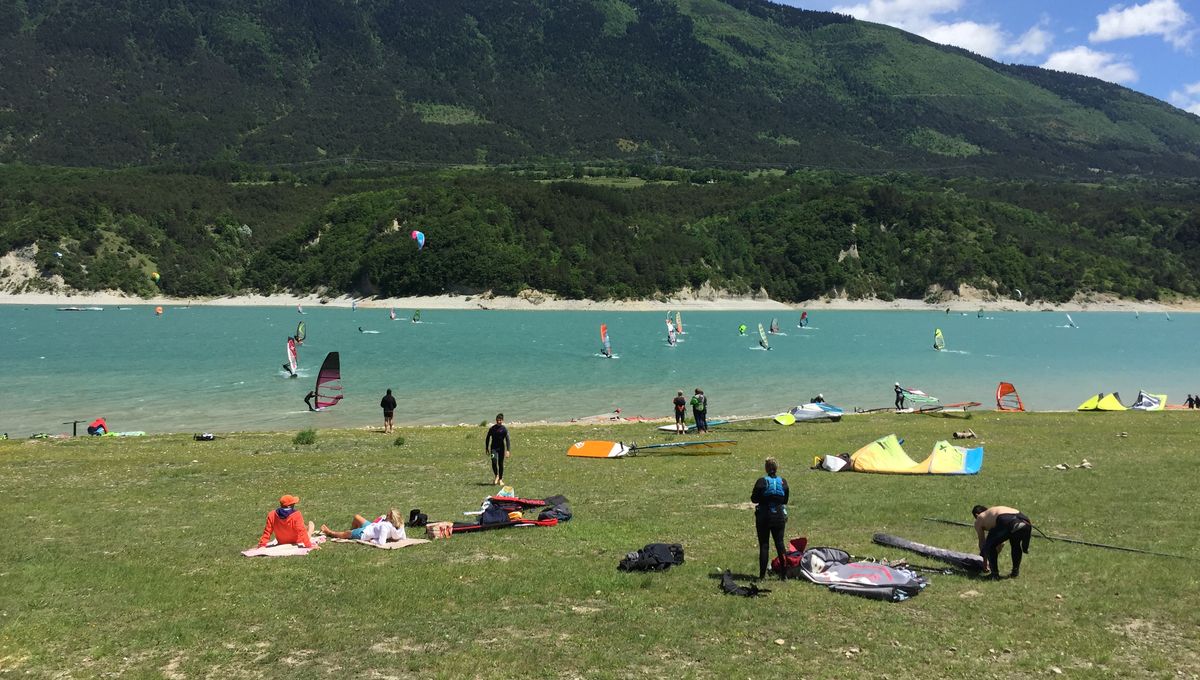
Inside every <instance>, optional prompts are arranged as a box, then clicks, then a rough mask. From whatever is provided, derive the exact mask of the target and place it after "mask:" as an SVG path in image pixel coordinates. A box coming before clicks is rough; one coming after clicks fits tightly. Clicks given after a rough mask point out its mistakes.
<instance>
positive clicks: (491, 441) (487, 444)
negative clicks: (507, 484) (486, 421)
mask: <svg viewBox="0 0 1200 680" xmlns="http://www.w3.org/2000/svg"><path fill="white" fill-rule="evenodd" d="M511 446H512V441H510V440H509V438H508V428H506V427H504V414H503V413H497V414H496V424H495V425H492V426H491V427H490V428H488V431H487V436H485V437H484V438H483V449H484V451H485V452H486V453H487V454H488V456H490V457H491V459H492V473H493V474H494V475H496V478H495V479H493V480H492V483H493V484H499V485H501V486H504V459H505V458H508V457H509V456H510V455H512V452H511V451H510V450H509V449H510V447H511Z"/></svg>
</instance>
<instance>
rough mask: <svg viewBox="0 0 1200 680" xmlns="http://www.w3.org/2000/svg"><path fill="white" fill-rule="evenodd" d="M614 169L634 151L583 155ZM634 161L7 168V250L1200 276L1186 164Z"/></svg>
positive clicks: (1009, 288) (374, 269)
mask: <svg viewBox="0 0 1200 680" xmlns="http://www.w3.org/2000/svg"><path fill="white" fill-rule="evenodd" d="M601 172H608V173H609V174H610V175H628V172H629V171H628V169H621V168H609V169H607V170H604V169H600V168H595V169H588V170H584V169H582V168H578V169H576V172H575V174H580V175H583V174H585V173H586V174H598V173H601ZM641 173H642V174H643V175H644V176H645V178H636V177H627V176H625V177H618V176H613V177H585V178H575V179H572V178H571V177H570V175H571V172H570V171H569V168H568V171H567V173H565V174H564V175H562V176H561V177H559V178H554V177H543V176H541V175H542V174H543V173H531V174H534V175H536V176H530V177H525V176H517V175H514V174H512V173H499V172H462V171H440V172H420V173H411V174H406V175H400V176H388V175H379V174H368V173H364V172H361V171H360V172H357V173H347V174H344V175H338V174H334V173H323V174H319V175H318V174H314V175H312V176H304V175H286V174H285V175H279V174H276V175H269V174H267V173H260V172H250V171H245V170H242V171H234V170H231V169H229V168H225V169H223V170H218V169H210V170H209V172H208V173H207V174H195V173H188V174H184V173H171V172H165V171H163V172H159V171H148V170H126V171H120V172H113V171H97V170H58V169H34V168H21V167H15V168H0V184H2V185H3V186H5V187H6V189H7V190H6V191H4V192H2V193H0V252H9V251H14V252H17V253H25V254H26V255H27V256H29V257H32V258H34V260H35V262H36V266H37V269H38V272H39V274H40V275H39V276H38V277H35V278H33V279H30V280H28V281H23V282H19V283H18V282H15V279H13V277H12V276H11V275H12V272H0V280H3V281H6V282H7V283H8V284H9V289H10V290H11V289H12V288H13V287H14V286H16V287H18V288H19V289H20V290H45V289H48V288H50V287H51V286H53V285H55V282H58V281H59V279H58V278H55V277H61V285H65V286H70V287H72V288H75V289H80V290H96V289H110V288H111V289H122V290H126V291H129V292H133V293H139V294H151V293H154V292H158V291H160V290H161V291H162V292H165V293H167V294H171V295H180V296H189V295H220V294H232V293H240V292H249V291H259V292H280V291H296V292H311V291H321V292H325V293H329V294H340V293H353V294H358V295H386V296H398V295H419V294H440V293H447V292H455V293H476V292H482V291H485V290H491V291H493V292H495V293H497V294H515V293H517V292H520V291H521V290H523V289H525V288H535V289H538V290H542V291H545V292H549V293H554V294H558V295H561V296H565V297H571V298H585V297H586V298H593V299H603V298H629V297H647V296H653V295H657V294H663V293H672V292H675V291H678V290H680V289H681V288H683V287H688V286H690V287H693V288H695V287H699V286H701V285H703V284H704V283H706V282H707V283H709V284H710V285H712V286H714V287H716V288H719V289H726V290H729V291H733V292H742V293H761V292H765V293H767V294H768V295H770V296H771V297H772V298H774V299H778V300H785V301H797V300H805V299H811V298H814V297H818V296H822V295H847V296H849V297H852V298H860V297H871V296H877V297H881V298H884V299H891V298H893V297H904V298H923V297H926V296H927V295H928V294H929V292H930V290H931V289H933V287H936V286H940V287H942V288H945V289H955V288H957V287H958V286H959V285H960V284H964V283H965V284H969V285H972V286H975V287H977V288H981V289H984V290H988V291H992V292H994V293H996V294H999V295H1005V296H1015V291H1016V290H1017V289H1020V290H1021V291H1022V293H1023V295H1024V298H1025V299H1026V300H1035V299H1046V300H1065V299H1069V298H1070V297H1072V296H1073V295H1074V294H1075V293H1076V292H1079V291H1084V292H1105V293H1115V294H1118V295H1122V296H1127V297H1136V298H1142V299H1148V298H1150V299H1152V298H1157V297H1160V296H1163V295H1168V296H1169V295H1174V294H1184V295H1195V294H1196V293H1197V291H1198V290H1200V187H1197V186H1196V185H1194V184H1177V185H1167V184H1127V185H1116V186H1102V185H1077V184H1053V183H1034V182H998V181H993V180H986V181H985V180H975V179H958V180H935V179H930V178H922V177H918V176H911V175H894V176H880V177H856V176H852V175H844V174H838V173H829V172H802V173H795V174H791V175H786V176H785V175H782V174H777V175H765V176H753V177H752V176H748V175H743V174H739V173H731V172H723V171H694V172H693V171H687V170H681V169H666V168H643V169H642V170H641ZM645 179H649V180H651V181H649V182H646V181H645ZM618 183H619V184H621V187H618V186H611V185H612V184H618ZM622 187H623V188H622ZM414 229H417V230H421V231H423V232H424V233H425V234H426V237H427V243H426V246H425V248H424V250H421V251H418V250H417V248H416V245H415V244H414V242H413V241H412V240H411V238H410V236H409V232H410V231H412V230H414ZM35 253H36V254H35ZM152 271H157V272H160V273H161V280H160V281H159V283H158V284H157V285H156V284H155V283H154V282H153V281H151V278H150V276H149V274H150V272H152Z"/></svg>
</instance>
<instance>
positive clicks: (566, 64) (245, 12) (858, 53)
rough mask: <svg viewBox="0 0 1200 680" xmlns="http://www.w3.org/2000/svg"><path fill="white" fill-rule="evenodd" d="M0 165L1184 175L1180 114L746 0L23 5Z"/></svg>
mask: <svg viewBox="0 0 1200 680" xmlns="http://www.w3.org/2000/svg"><path fill="white" fill-rule="evenodd" d="M0 53H3V54H5V55H6V56H7V57H8V62H9V63H8V67H7V68H5V69H3V70H0V95H3V97H4V98H6V99H7V100H8V101H9V102H11V104H10V106H9V108H8V109H7V110H4V111H0V161H4V162H30V163H38V164H61V165H96V166H129V165H145V164H156V163H182V164H195V163H203V162H210V161H214V160H215V161H229V160H236V161H241V162H248V163H255V164H268V165H287V164H295V163H320V162H333V161H336V160H337V159H342V158H347V157H367V158H374V159H379V160H385V161H390V162H397V163H404V162H411V163H419V164H420V163H428V164H463V163H475V164H498V163H499V164H513V163H518V164H519V163H541V162H547V161H562V160H566V161H586V160H592V159H611V160H617V161H624V162H631V161H636V162H665V163H669V164H674V165H691V166H725V167H829V168H837V169H842V170H848V171H856V172H879V171H890V170H912V171H925V172H936V173H947V174H988V175H999V176H1006V177H1018V176H1030V175H1034V176H1076V177H1080V176H1087V175H1089V174H1097V173H1101V174H1119V175H1144V176H1189V175H1195V174H1200V117H1196V116H1194V115H1191V114H1188V113H1186V112H1183V111H1179V110H1177V109H1173V108H1172V107H1170V105H1168V104H1166V103H1165V102H1161V101H1158V100H1155V99H1153V98H1150V97H1148V96H1146V95H1142V94H1139V93H1136V92H1133V91H1132V90H1128V89H1127V88H1123V87H1120V86H1117V85H1112V84H1108V83H1104V82H1102V81H1099V80H1096V79H1093V78H1087V77H1084V76H1076V75H1072V74H1063V73H1057V72H1051V71H1046V70H1043V69H1038V68H1036V67H1029V66H1017V65H1006V64H1001V63H999V62H995V61H992V60H990V59H987V58H986V57H982V56H980V55H975V54H972V53H969V52H966V51H965V50H961V49H958V48H953V47H947V46H943V45H936V44H934V43H930V42H929V41H927V40H925V39H923V38H920V37H919V36H915V35H912V34H907V33H904V32H902V31H899V30H898V29H894V28H890V27H885V26H881V25H878V24H871V23H868V22H862V21H858V20H855V19H852V18H850V17H847V16H844V15H838V14H832V13H827V12H815V11H810V10H800V9H796V8H790V7H787V6H783V5H774V4H772V3H769V2H766V1H765V0H556V1H551V0H495V1H493V2H488V3H478V2H470V1H468V0H439V1H438V2H432V1H429V0H418V1H401V0H363V1H361V2H349V1H348V0H347V1H341V0H339V1H334V2H317V1H316V0H300V1H298V2H290V3H288V2H283V1H282V0H246V1H244V2H233V1H232V0H188V1H186V2H184V1H182V0H177V1H174V2H170V3H166V4H165V5H149V4H144V3H139V2H135V1H134V0H116V1H115V2H99V1H98V0H61V1H60V2H55V3H50V2H46V1H44V0H27V1H26V2H24V3H14V4H9V5H7V6H6V9H4V10H0Z"/></svg>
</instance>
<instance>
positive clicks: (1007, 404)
mask: <svg viewBox="0 0 1200 680" xmlns="http://www.w3.org/2000/svg"><path fill="white" fill-rule="evenodd" d="M996 410H998V411H1024V410H1025V405H1024V404H1022V403H1021V395H1019V394H1017V388H1016V387H1013V384H1012V383H1006V382H1002V383H1000V384H999V385H997V386H996Z"/></svg>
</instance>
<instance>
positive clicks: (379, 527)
mask: <svg viewBox="0 0 1200 680" xmlns="http://www.w3.org/2000/svg"><path fill="white" fill-rule="evenodd" d="M321 533H323V534H325V535H326V536H329V537H330V538H348V539H351V540H355V541H367V542H373V543H377V544H379V545H385V544H387V542H388V541H403V540H404V539H405V538H406V536H405V535H404V515H401V514H400V511H399V510H397V509H396V508H392V509H391V510H388V513H387V514H386V515H383V516H381V517H377V518H375V521H373V522H372V521H369V520H367V518H365V517H363V516H362V515H355V516H354V519H352V520H350V531H334V530H333V529H330V528H329V525H326V524H322V525H321Z"/></svg>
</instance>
